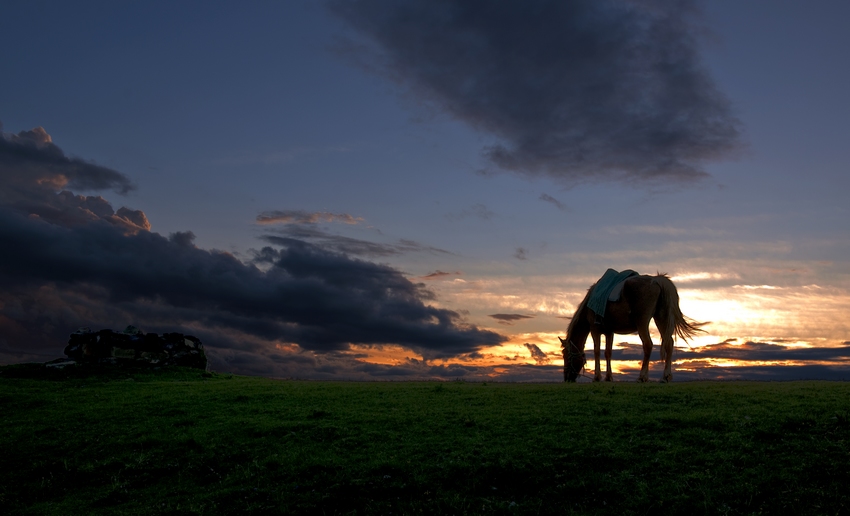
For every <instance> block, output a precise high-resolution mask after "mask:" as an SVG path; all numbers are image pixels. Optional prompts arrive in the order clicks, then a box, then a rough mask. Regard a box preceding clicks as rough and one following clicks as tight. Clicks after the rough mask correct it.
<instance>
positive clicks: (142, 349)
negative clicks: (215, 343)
mask: <svg viewBox="0 0 850 516" xmlns="http://www.w3.org/2000/svg"><path fill="white" fill-rule="evenodd" d="M65 354H66V355H68V358H70V359H71V360H73V361H74V362H78V363H89V364H91V363H94V364H115V365H135V366H171V365H175V366H182V367H194V368H197V369H204V370H206V369H208V367H209V362H208V361H207V356H206V354H205V353H204V345H203V344H201V341H200V340H199V339H198V338H197V337H193V336H191V335H183V334H182V333H163V334H162V335H161V336H160V335H157V334H156V333H144V332H142V331H141V330H140V329H138V328H136V327H135V326H127V329H125V330H124V331H123V332H121V333H117V332H114V331H112V330H100V331H97V332H93V331H91V330H90V329H89V328H80V329H79V330H77V331H75V332H74V333H72V334H71V337H70V338H69V339H68V345H67V346H66V347H65Z"/></svg>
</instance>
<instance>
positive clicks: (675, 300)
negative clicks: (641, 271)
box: [558, 274, 707, 382]
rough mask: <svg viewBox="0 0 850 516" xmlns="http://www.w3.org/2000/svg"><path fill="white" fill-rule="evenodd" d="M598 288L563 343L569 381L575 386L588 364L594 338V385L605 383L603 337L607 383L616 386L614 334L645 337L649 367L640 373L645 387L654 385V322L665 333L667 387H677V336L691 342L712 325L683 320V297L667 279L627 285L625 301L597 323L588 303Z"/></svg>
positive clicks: (612, 305) (635, 278) (663, 356)
mask: <svg viewBox="0 0 850 516" xmlns="http://www.w3.org/2000/svg"><path fill="white" fill-rule="evenodd" d="M595 286H596V284H595V283H594V284H593V285H591V286H590V288H589V289H588V290H587V295H586V296H585V297H584V300H583V301H582V302H581V304H580V305H579V307H578V309H577V310H576V313H575V315H573V318H572V320H571V321H570V325H569V327H568V328H567V338H566V339H562V338H561V337H558V340H560V341H561V348H563V354H564V381H566V382H574V381H575V380H576V377H577V376H578V375H579V373H580V372H581V370H582V369H583V368H584V365H585V364H586V363H587V357H586V355H585V353H584V344H585V342H586V341H587V335H588V334H590V335H591V336H592V337H593V355H594V357H595V359H596V374H595V375H594V377H593V381H595V382H598V381H599V380H600V379H601V377H602V375H601V373H600V370H599V344H600V342H599V341H600V336H601V335H605V362H606V365H607V368H608V369H607V371H606V373H605V381H606V382H610V381H612V380H613V376H612V374H611V347H612V346H613V344H614V334H615V333H618V334H629V333H635V332H637V334H638V335H640V341H641V342H642V343H643V364H642V365H641V368H640V377H639V381H641V382H646V381H648V380H649V356H650V354H651V353H652V339H651V338H650V336H649V321H650V319H653V320H654V321H655V326H656V327H657V328H658V332H659V333H661V359H662V360H664V376H663V377H662V380H661V381H662V382H669V381H671V380H672V379H673V372H672V370H671V362H672V357H673V335H674V334H676V335H678V336H679V337H681V338H682V339H684V340H688V339H690V338H693V337H694V336H695V335H696V334H697V333H699V332H704V331H705V330H702V329H701V328H700V327H701V326H703V325H704V324H707V323H698V322H694V321H693V320H692V319H690V318H688V317H685V316H684V315H682V311H681V310H680V309H679V293H678V291H677V290H676V286H675V285H673V282H672V281H670V278H669V277H668V276H667V275H666V274H658V275H656V276H646V275H643V276H633V277H631V278H629V279H627V280H626V282H625V284H624V285H623V291H622V293H621V294H620V299H619V300H618V301H608V304H607V305H606V308H605V317H604V318H603V319H602V320H601V321H599V320H598V318H596V315H595V314H594V313H593V310H591V309H589V308H588V307H587V300H588V298H589V297H590V293H591V292H592V291H593V287H595ZM597 322H601V324H597Z"/></svg>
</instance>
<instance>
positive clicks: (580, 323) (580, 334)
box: [567, 311, 590, 346]
mask: <svg viewBox="0 0 850 516" xmlns="http://www.w3.org/2000/svg"><path fill="white" fill-rule="evenodd" d="M576 317H579V319H578V320H577V321H576V324H575V326H573V331H572V332H571V333H570V334H569V335H567V338H568V339H569V340H571V341H573V342H574V343H576V344H578V345H579V346H581V345H582V344H584V343H585V342H586V341H587V336H588V335H589V334H590V323H588V322H587V318H586V317H585V314H584V311H582V313H581V315H577V316H576Z"/></svg>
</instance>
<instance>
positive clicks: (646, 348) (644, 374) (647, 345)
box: [638, 325, 652, 383]
mask: <svg viewBox="0 0 850 516" xmlns="http://www.w3.org/2000/svg"><path fill="white" fill-rule="evenodd" d="M638 335H639V336H640V341H641V343H643V363H642V364H641V366H640V376H639V377H638V381H639V382H642V383H645V382H648V381H649V357H650V356H651V355H652V337H650V336H649V325H644V326H643V327H642V328H641V329H639V330H638Z"/></svg>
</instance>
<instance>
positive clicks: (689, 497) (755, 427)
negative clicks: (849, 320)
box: [0, 366, 850, 515]
mask: <svg viewBox="0 0 850 516" xmlns="http://www.w3.org/2000/svg"><path fill="white" fill-rule="evenodd" d="M42 371H43V370H41V369H38V370H36V369H28V368H26V367H13V366H10V367H6V368H0V407H2V413H0V432H2V434H0V439H2V445H0V446H2V449H0V451H2V453H0V513H4V514H62V515H66V514H237V513H238V514H275V513H284V514H390V513H392V514H422V513H424V514H484V513H488V514H489V513H503V514H688V515H692V514H847V513H848V508H849V507H850V484H848V480H850V422H848V411H849V410H850V384H847V383H825V382H793V383H746V382H736V383H680V384H671V385H660V384H648V385H639V384H613V385H612V384H596V385H587V384H584V385H582V384H579V385H576V384H573V385H565V384H558V385H534V384H481V383H460V382H452V383H331V382H300V381H275V380H268V379H261V378H246V377H235V376H230V375H220V374H212V375H210V374H209V373H206V374H202V373H200V372H197V371H191V370H175V371H171V372H167V373H156V374H153V373H142V372H138V373H133V374H128V373H112V374H108V375H103V374H97V375H89V374H84V373H81V372H79V371H77V372H72V373H53V374H52V375H45V373H44V372H42ZM52 376H55V377H52Z"/></svg>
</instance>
